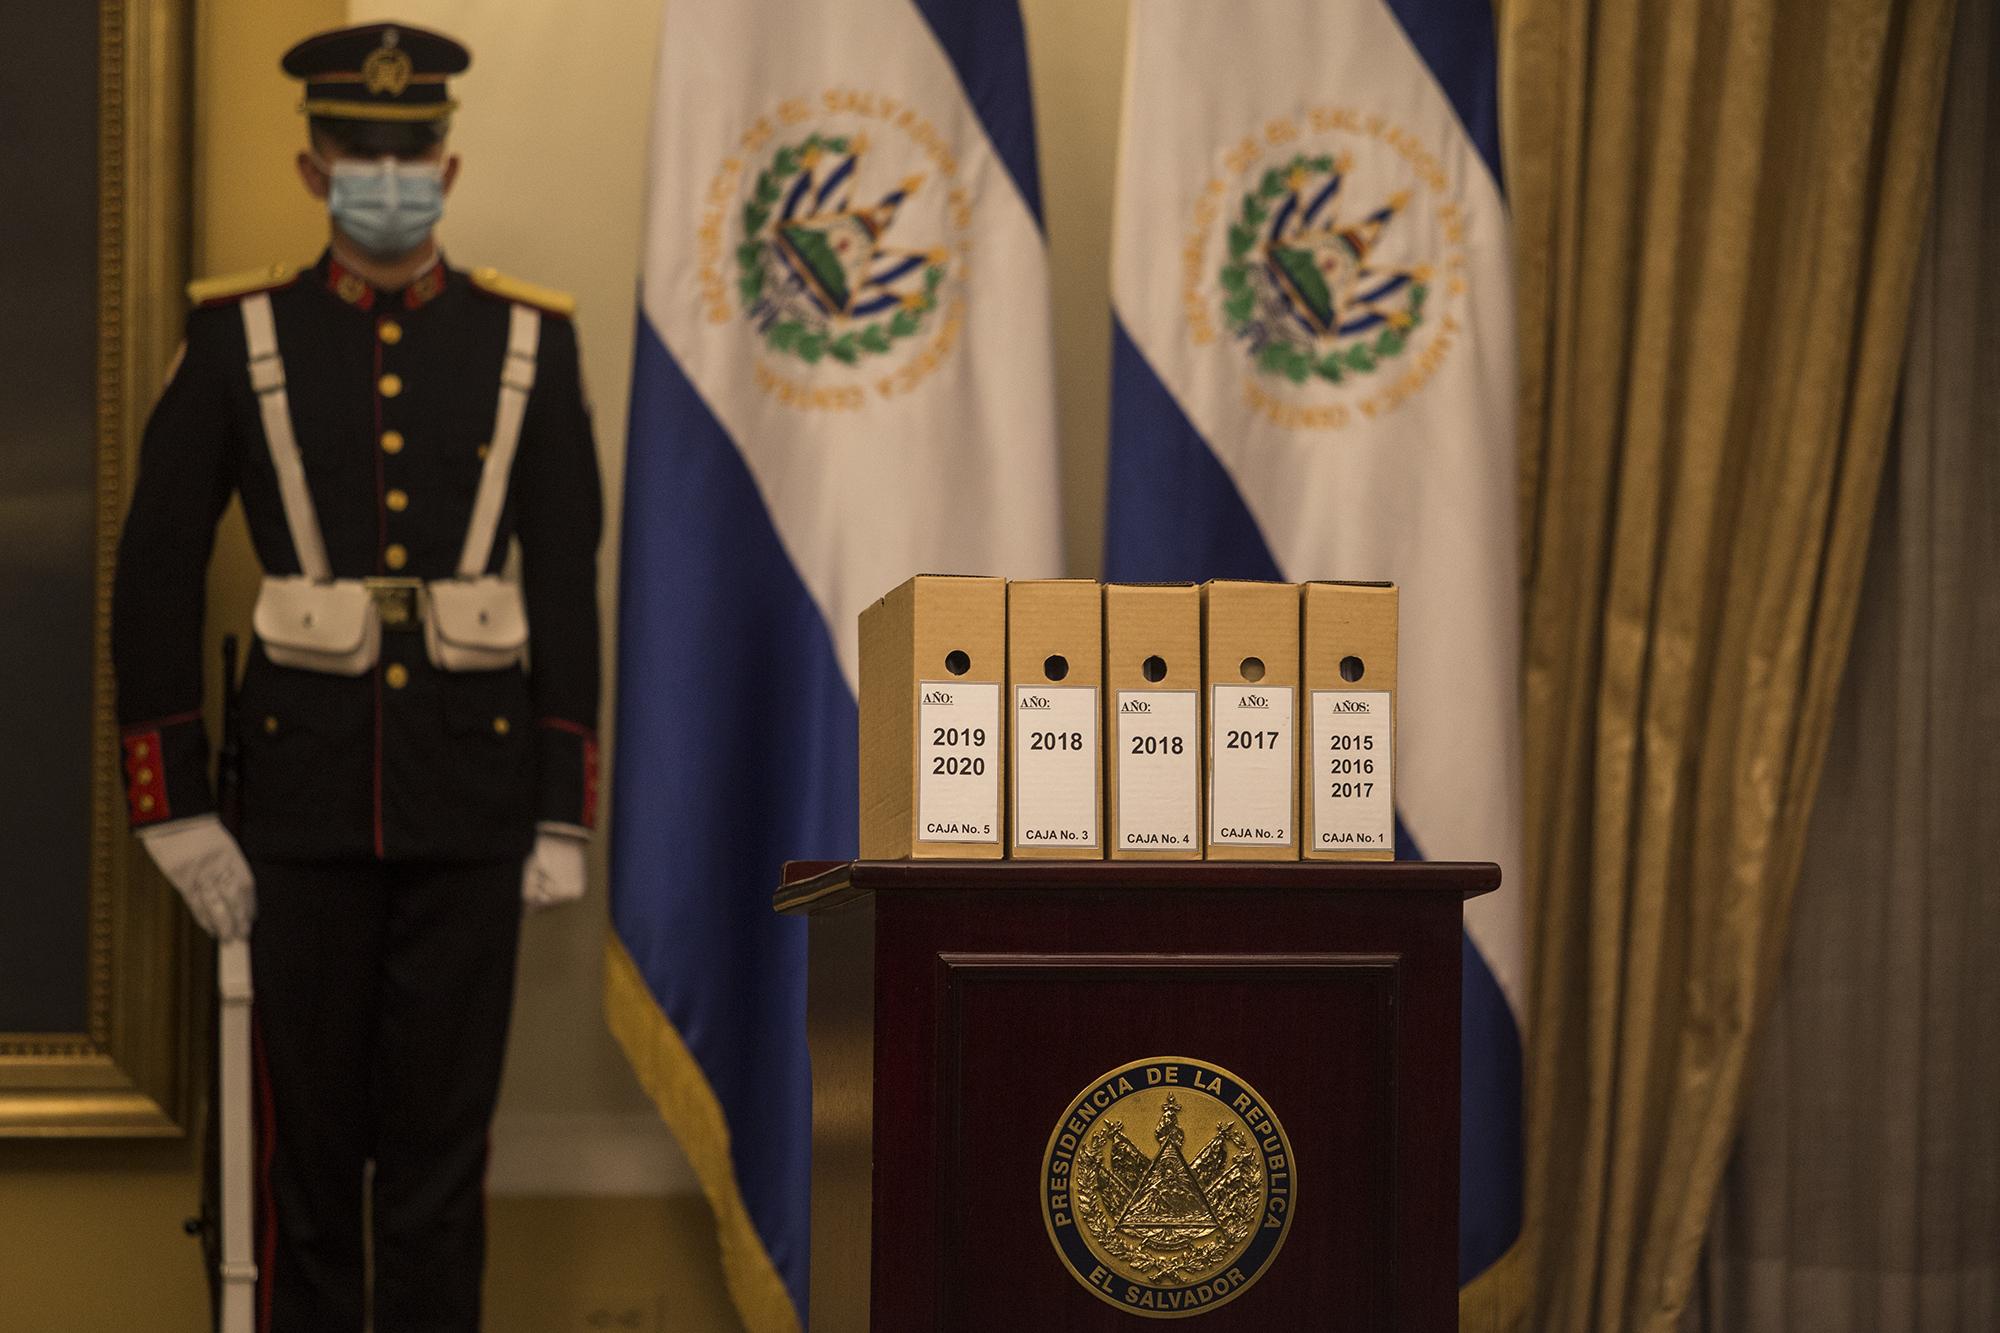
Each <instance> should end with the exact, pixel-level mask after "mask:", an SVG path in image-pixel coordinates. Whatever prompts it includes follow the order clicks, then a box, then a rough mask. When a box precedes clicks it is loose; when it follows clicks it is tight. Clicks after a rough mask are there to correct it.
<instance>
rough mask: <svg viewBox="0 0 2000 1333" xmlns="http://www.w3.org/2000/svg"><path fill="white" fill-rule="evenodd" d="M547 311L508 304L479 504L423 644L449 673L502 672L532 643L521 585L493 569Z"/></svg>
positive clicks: (436, 589)
mask: <svg viewBox="0 0 2000 1333" xmlns="http://www.w3.org/2000/svg"><path fill="white" fill-rule="evenodd" d="M541 334H542V316H541V312H540V311H538V310H536V309H535V308H534V307H533V306H527V305H521V304H519V303H516V304H515V305H513V306H511V307H510V308H509V312H508V323H507V356H506V359H505V360H504V361H503V362H502V363H501V367H500V401H499V405H498V406H497V407H496V408H495V409H494V413H493V438H492V441H491V442H490V443H489V444H488V446H487V450H486V466H485V469H484V470H483V471H482V472H481V473H480V476H479V490H478V492H477V494H476V495H475V496H474V498H473V502H472V519H471V521H470V522H469V523H468V524H467V525H466V529H465V545H464V546H463V547H462V548H461V549H460V551H459V556H458V577H457V578H454V579H436V580H433V581H432V582H431V583H430V585H429V594H430V607H429V611H428V613H427V614H426V616H425V618H424V646H425V648H426V650H427V651H428V652H429V654H430V659H431V662H432V663H433V664H434V665H436V666H438V667H440V668H442V669H443V670H446V671H497V670H500V669H501V668H503V667H510V666H513V665H514V664H516V663H517V662H519V661H520V660H521V657H522V654H523V652H524V651H525V650H526V648H527V644H528V618H527V613H526V608H525V607H524V606H523V605H522V603H521V590H520V589H519V588H518V587H516V586H515V585H514V584H512V583H509V582H507V581H506V580H504V579H502V578H499V577H498V576H495V575H490V574H487V573H486V565H487V562H488V561H489V560H491V559H492V556H493V542H494V539H495V537H496V536H498V534H499V531H500V513H501V511H502V510H503V509H505V508H506V507H507V490H508V486H509V484H510V482H511V481H512V478H513V472H514V455H515V453H516V452H517V451H518V450H519V448H520V444H521V423H522V420H523V419H524V418H525V416H526V415H527V410H528V394H529V392H530V391H531V390H533V388H534V387H535V354H536V351H537V349H538V348H539V347H540V345H541Z"/></svg>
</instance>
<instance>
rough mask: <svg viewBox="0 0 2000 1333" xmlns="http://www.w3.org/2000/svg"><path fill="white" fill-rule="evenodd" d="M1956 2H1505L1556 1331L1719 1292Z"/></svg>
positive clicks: (1645, 1322) (1547, 1193)
mask: <svg viewBox="0 0 2000 1333" xmlns="http://www.w3.org/2000/svg"><path fill="white" fill-rule="evenodd" d="M1951 19H1952V4H1951V0H1906V2H1905V3H1887V0H1734V2H1733V3H1728V4H1722V3H1696V2H1695V0H1505V3H1503V4H1502V6H1501V12H1500V24H1501V42H1502V61H1503V80H1504V88H1503V103H1504V109H1505V126H1504V135H1505V144H1506V169H1507V173H1508V177H1509V191H1510V198H1511V200H1512V206H1513V210H1514V224H1515V236H1516V245H1517V250H1518V270H1519V280H1520V281H1519V285H1520V309H1521V329H1520V333H1521V343H1520V347H1521V360H1522V384H1523V401H1522V410H1521V419H1520V440H1521V445H1522V451H1523V459H1522V501H1523V506H1524V518H1525V523H1524V534H1525V537H1524V542H1525V546H1526V549H1525V551H1524V552H1523V559H1524V562H1525V563H1524V569H1525V577H1526V589H1527V612H1526V614H1527V626H1526V628H1527V650H1526V651H1527V662H1526V698H1525V708H1526V722H1527V750H1526V766H1527V773H1526V792H1527V809H1528V811H1529V827H1528V830H1527V864H1528V883H1527V886H1526V887H1527V893H1528V907H1529V919H1530V922H1531V923H1532V925H1531V931H1532V934H1531V950H1532V955H1533V956H1532V964H1531V965H1532V969H1533V982H1532V997H1531V1001H1530V1022H1529V1029H1530V1034H1529V1051H1530V1061H1529V1070H1528V1116H1529V1175H1528V1193H1527V1197H1528V1240H1529V1246H1528V1249H1527V1262H1528V1263H1529V1265H1530V1278H1529V1281H1528V1282H1527V1284H1526V1285H1527V1287H1528V1288H1529V1290H1530V1291H1531V1292H1532V1298H1531V1308H1529V1309H1528V1310H1527V1311H1526V1312H1525V1313H1524V1318H1523V1320H1522V1323H1521V1325H1520V1326H1523V1327H1527V1328H1531V1329H1534V1330H1536V1331H1537V1333H1542V1331H1543V1330H1547V1331H1549V1333H1555V1331H1558V1330H1573V1331H1574V1333H1611V1331H1612V1330H1625V1329H1630V1330H1666V1329H1671V1328H1673V1327H1674V1326H1675V1324H1676V1322H1677V1321H1678V1319H1679V1317H1680V1314H1681V1311H1682V1309H1683V1307H1684V1306H1685V1304H1686V1302H1687V1300H1688V1296H1689V1291H1690V1287H1691V1283H1692V1281H1693V1277H1694V1274H1695V1269H1696V1265H1697V1262H1698V1259H1699V1256H1700V1253H1701V1247H1702V1242H1703V1236H1704V1232H1705V1230H1706V1227H1707V1223H1708V1220H1709V1217H1710V1214H1711V1211H1712V1206H1713V1202H1714V1199H1715V1194H1716V1189H1717V1185H1718V1182H1719V1181H1720V1179H1721V1176H1722V1172H1723V1168H1724V1165H1725V1163H1726V1161H1727V1159H1728V1155H1729V1151H1730V1145H1731V1142H1732V1139H1733V1137H1734V1134H1735V1130H1736V1124H1737V1119H1738V1111H1739V1108H1740V1105H1741V1102H1742V1097H1743V1089H1744V1083H1745V1071H1746V1065H1747V1060H1748V1056H1749V1053H1750V1042H1751V1036H1752V1030H1753V1027H1754V1024H1755V1021H1756V1018H1757V1016H1758V1014H1759V1012H1760V1009H1761V1007H1762V1005H1763V1003H1764V1002H1765V1001H1767V1000H1768V999H1769V997H1770V996H1771V994H1772V993H1773V987H1774V983H1775V979H1776V977H1777V973H1778V965H1779V963H1780V960H1781V959H1782V957H1783V948H1784V942H1785V939H1786V925H1787V920H1788V915H1789V909H1790V905H1791V891H1792V886H1793V884H1794V883H1795V882H1796V879H1797V875H1798V870H1799V866H1800V861H1801V856H1802V853H1803V849H1804V846H1805V837H1806V827H1807V817H1808V814H1809V812H1810V810H1811V808H1812V800H1813V795H1814V790H1815V786H1816V782H1817V779H1818V775H1819V772H1820V768H1821V764H1822V759H1823V756H1824V753H1825V750H1826V746H1827V738H1828V732H1829V727H1830V723H1831V720H1832V717H1833V712H1834V702H1835V698H1836V694H1837V690H1838V686H1839V681H1840V678H1841V672H1842V667H1843V665H1844V663H1845V662H1846V660H1847V652H1848V644H1849V640H1850V637H1851V634H1852V630H1853V626H1854V623H1855V614H1856V607H1857V601H1858V595H1859V591H1860V586H1861V574H1862V568H1863V563H1864V555H1865V553H1866V550H1867V547H1868V534H1869V528H1870V523H1871V519H1872V516H1873V514H1874V511H1875V502H1876V494H1877V486H1878V482H1879V478H1880V475H1881V472H1882V461H1883V456H1884V449H1885V445H1886V442H1887V439H1888V435H1889V427H1890V421H1891V418H1892V415H1893V409H1894V403H1895V394H1896V386H1897V382H1898V377H1899V373H1900V366H1901V361H1902V352H1903V346H1904V339H1905V334H1906V330H1907V327H1908V312H1909V308H1910V298H1911V290H1912V278H1913V273H1914V271H1915V268H1916V263H1917V255H1918V251H1919V247H1920V243H1921V238H1922V235H1923V228H1924V221H1925V216H1926V211H1927V208H1928V205H1929V201H1930V197H1931V187H1932V172H1933V163H1934V156H1935V143H1936V135H1937V126H1938V118H1939V107H1940V102H1941V98H1942V92H1943V86H1944V73H1945V63H1946V54H1947V50H1948V45H1949V34H1950V28H1951Z"/></svg>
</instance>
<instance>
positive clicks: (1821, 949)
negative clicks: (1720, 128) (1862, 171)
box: [1684, 3, 2000, 1333]
mask: <svg viewBox="0 0 2000 1333" xmlns="http://www.w3.org/2000/svg"><path fill="white" fill-rule="evenodd" d="M1996 75H2000V23H1996V22H1995V18H1994V13H1993V8H1992V6H1991V5H1988V4H1984V3H1982V4H1966V5H1963V6H1961V7H1960V11H1959V26H1958V32H1957V36H1956V37H1955V38H1954V43H1953V50H1952V68H1951V76H1950V81H1949V91H1948V94H1947V104H1946V109H1945V121H1944V128H1943V133H1942V136H1941V139H1940V145H1939V161H1938V186H1937V202H1936V204H1935V206H1934V208H1933V210H1932V214H1931V223H1930V232H1929V238H1928V241H1927V242H1926V244H1925V247H1924V252H1923V258H1922V260H1921V262H1920V264H1919V266H1918V273H1917V293H1916V304H1915V308H1914V310H1913V312H1912V319H1911V329H1910V342H1909V351H1908V355H1907V359H1906V369H1905V373H1904V381H1903V392H1902V401H1901V405H1900V408H1899V410H1898V413H1897V422H1896V433H1895V441H1894V444H1893V446H1892V451H1891V454H1890V463H1889V469H1888V475H1887V477H1886V478H1885V479H1884V482H1883V486H1882V498H1881V502H1880V506H1879V508H1878V510H1877V517H1876V525H1875V532H1874V536H1873V539H1872V544H1871V548H1870V551H1869V556H1868V567H1867V572H1866V574H1865V576H1864V578H1863V582H1862V590H1863V591H1862V603H1861V610H1860V618H1859V621H1858V624H1857V627H1856V631H1855V638H1854V648H1853V653H1852V656H1851V658H1850V661H1849V663H1848V668H1847V679H1846V681H1845V683H1844V684H1843V685H1842V687H1841V692H1840V702H1839V705H1838V708H1837V710H1836V713H1835V718H1834V724H1833V734H1832V739H1831V741H1830V744H1829V749H1828V754H1827V763H1826V768H1825V773H1824V775H1823V777H1822V779H1821V782H1820V792H1819V798H1818V803H1817V805H1816V807H1815V808H1814V811H1813V816H1812V822H1811V828H1810V832H1809V835H1808V839H1807V848H1806V858H1805V867H1804V871H1803V873H1802V874H1801V875H1800V879H1799V889H1798V896H1797V899H1796V900H1795V903H1794V906H1793V913H1792V918H1793V924H1792V929H1791V939H1790V944H1789V948H1788V953H1787V956H1786V960H1785V968H1784V978H1783V981H1782V984H1781V985H1780V987H1779V991H1778V996H1777V999H1776V1001H1775V1002H1774V1003H1773V1004H1772V1006H1771V1008H1770V1011H1769V1013H1768V1014H1767V1016H1766V1018H1765V1020H1764V1022H1763V1025H1762V1026H1761V1028H1760V1030H1759V1033H1758V1036H1757V1039H1756V1047H1755V1053H1754V1055H1753V1057H1752V1061H1751V1073H1750V1079H1749V1085H1748V1095H1747V1097H1746V1100H1745V1106H1744V1112H1743V1129H1742V1133H1741V1135H1740V1137H1739V1139H1738V1142H1737V1147H1736V1152H1735V1155H1734V1158H1733V1160H1732V1161H1731V1163H1730V1167H1729V1171H1728V1173H1727V1175H1726V1176H1725V1177H1724V1183H1723V1188H1722V1193H1721V1197H1720V1200H1719V1203H1718V1206H1717V1209H1716V1220H1715V1225H1714V1226H1713V1228H1712V1229H1711V1231H1710V1234H1709V1240H1708V1247H1707V1250H1706V1253H1705V1256H1704V1262H1703V1264H1702V1270H1701V1276H1702V1281H1701V1283H1700V1285H1699V1286H1698V1288H1697V1296H1698V1299H1697V1301H1696V1302H1695V1304H1694V1306H1693V1307H1691V1315H1692V1316H1693V1317H1691V1318H1690V1319H1689V1320H1688V1321H1687V1322H1686V1323H1685V1325H1684V1328H1685V1329H1686V1330H1687V1333H1992V1330H1994V1329H2000V690H1996V689H1995V681H1996V680H2000V588H1996V586H1995V580H1996V578H2000V245H1996V244H1995V242H1996V240H2000V77H1996Z"/></svg>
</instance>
